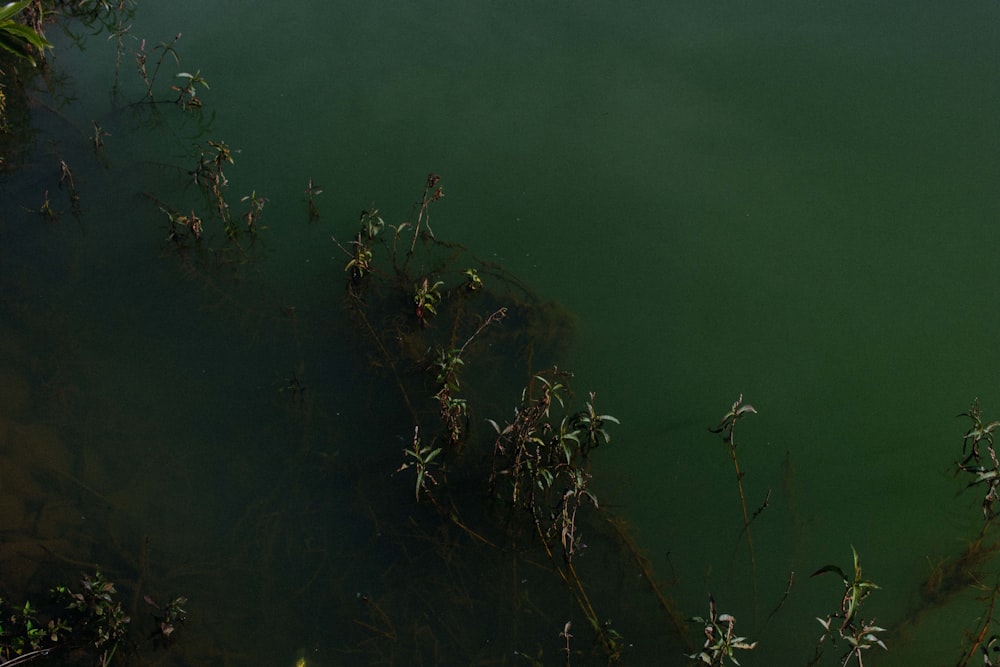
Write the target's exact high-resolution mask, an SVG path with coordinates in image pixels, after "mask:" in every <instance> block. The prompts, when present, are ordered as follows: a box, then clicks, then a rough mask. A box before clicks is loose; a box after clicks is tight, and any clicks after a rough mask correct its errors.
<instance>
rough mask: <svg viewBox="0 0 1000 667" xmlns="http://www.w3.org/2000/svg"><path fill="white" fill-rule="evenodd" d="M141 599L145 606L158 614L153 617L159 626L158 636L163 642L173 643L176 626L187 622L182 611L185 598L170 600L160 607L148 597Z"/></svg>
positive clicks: (185, 602)
mask: <svg viewBox="0 0 1000 667" xmlns="http://www.w3.org/2000/svg"><path fill="white" fill-rule="evenodd" d="M143 599H144V600H145V601H146V604H148V605H149V606H151V607H153V608H154V609H156V610H157V611H158V612H159V613H158V614H156V615H155V618H156V624H157V625H158V626H159V636H160V637H161V638H162V639H163V641H165V642H171V641H173V640H174V632H176V631H177V626H179V625H181V624H182V623H184V622H185V621H186V620H187V612H186V611H185V610H184V606H183V605H186V604H187V598H186V597H175V598H171V599H170V600H168V601H167V602H166V604H164V605H162V606H161V605H159V604H157V603H156V601H155V600H154V599H153V598H152V597H150V596H149V595H145V596H143Z"/></svg>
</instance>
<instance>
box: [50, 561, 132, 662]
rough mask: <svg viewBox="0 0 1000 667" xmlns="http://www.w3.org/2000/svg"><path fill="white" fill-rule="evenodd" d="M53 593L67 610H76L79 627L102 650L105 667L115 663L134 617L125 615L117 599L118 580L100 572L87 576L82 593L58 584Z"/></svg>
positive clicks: (101, 657) (84, 579) (81, 585)
mask: <svg viewBox="0 0 1000 667" xmlns="http://www.w3.org/2000/svg"><path fill="white" fill-rule="evenodd" d="M52 592H53V594H54V595H55V596H56V598H57V599H58V600H60V601H62V602H63V603H65V604H66V609H68V610H71V611H73V612H76V614H75V621H74V622H75V624H76V625H77V626H78V627H79V629H78V632H80V633H82V634H83V635H84V637H83V638H84V639H86V640H87V641H89V642H91V643H92V644H93V646H94V648H95V649H97V650H98V651H99V652H100V653H99V656H98V664H99V665H101V667H107V665H109V664H111V659H112V658H113V657H114V655H115V651H117V650H118V645H119V644H120V643H121V641H122V640H123V639H124V638H125V635H126V633H127V631H128V625H129V623H130V622H131V620H132V619H131V618H129V617H128V616H127V615H126V614H125V611H124V609H122V605H121V602H119V601H117V600H116V599H115V595H116V593H117V591H116V590H115V585H114V583H112V582H110V581H108V580H107V579H105V578H104V576H103V575H101V573H100V572H97V573H95V574H94V576H93V577H91V576H90V575H88V574H85V575H84V576H83V579H82V580H81V581H80V589H79V592H78V593H74V592H73V591H72V590H70V589H69V588H67V587H66V586H57V587H55V588H53V589H52Z"/></svg>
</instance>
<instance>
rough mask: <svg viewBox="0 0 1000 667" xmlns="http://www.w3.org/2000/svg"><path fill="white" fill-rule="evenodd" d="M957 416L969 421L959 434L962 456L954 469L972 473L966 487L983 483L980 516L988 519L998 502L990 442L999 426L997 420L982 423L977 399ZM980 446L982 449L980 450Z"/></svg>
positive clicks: (998, 477)
mask: <svg viewBox="0 0 1000 667" xmlns="http://www.w3.org/2000/svg"><path fill="white" fill-rule="evenodd" d="M958 416H959V417H967V418H968V419H969V420H970V421H971V422H972V425H971V426H970V427H969V429H968V430H967V431H966V432H965V434H964V435H963V436H962V454H963V456H964V458H963V459H962V460H961V462H959V464H958V469H959V470H960V471H961V472H966V473H969V474H970V475H972V476H973V477H974V479H973V480H972V481H971V482H969V484H968V486H969V487H973V486H978V485H984V486H985V487H986V493H985V494H984V496H983V517H984V518H985V519H986V520H987V521H990V520H991V519H993V518H994V517H996V516H997V510H996V509H995V508H994V506H995V505H996V503H997V502H1000V459H998V458H997V453H996V449H994V445H993V432H994V431H995V430H996V428H997V427H998V426H1000V422H998V421H992V422H989V423H987V424H984V423H983V419H982V411H981V410H980V408H979V401H978V399H977V400H975V401H973V402H972V405H971V406H970V407H969V409H968V410H967V411H965V412H963V413H961V414H960V415H958ZM984 448H985V450H986V451H985V452H984V451H982V449H984ZM966 451H968V454H966ZM987 457H988V458H987Z"/></svg>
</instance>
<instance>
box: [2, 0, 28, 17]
mask: <svg viewBox="0 0 1000 667" xmlns="http://www.w3.org/2000/svg"><path fill="white" fill-rule="evenodd" d="M30 4H31V0H21V1H20V2H8V3H7V4H6V5H4V6H3V7H0V21H6V20H8V19H10V17H12V16H14V15H15V14H18V13H20V12H21V11H23V10H24V8H25V7H27V6H28V5H30Z"/></svg>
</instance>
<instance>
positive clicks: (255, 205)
mask: <svg viewBox="0 0 1000 667" xmlns="http://www.w3.org/2000/svg"><path fill="white" fill-rule="evenodd" d="M240 201H241V202H244V203H246V202H249V203H248V205H247V210H246V212H245V213H244V214H243V222H244V223H246V227H247V233H248V234H249V235H250V238H251V239H255V240H256V238H257V233H258V232H259V231H260V230H261V229H265V228H264V227H261V226H260V214H261V212H262V211H263V210H264V204H266V203H267V199H265V198H264V197H258V196H257V191H256V190H253V191H251V192H250V194H248V195H246V196H245V197H241V198H240Z"/></svg>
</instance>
